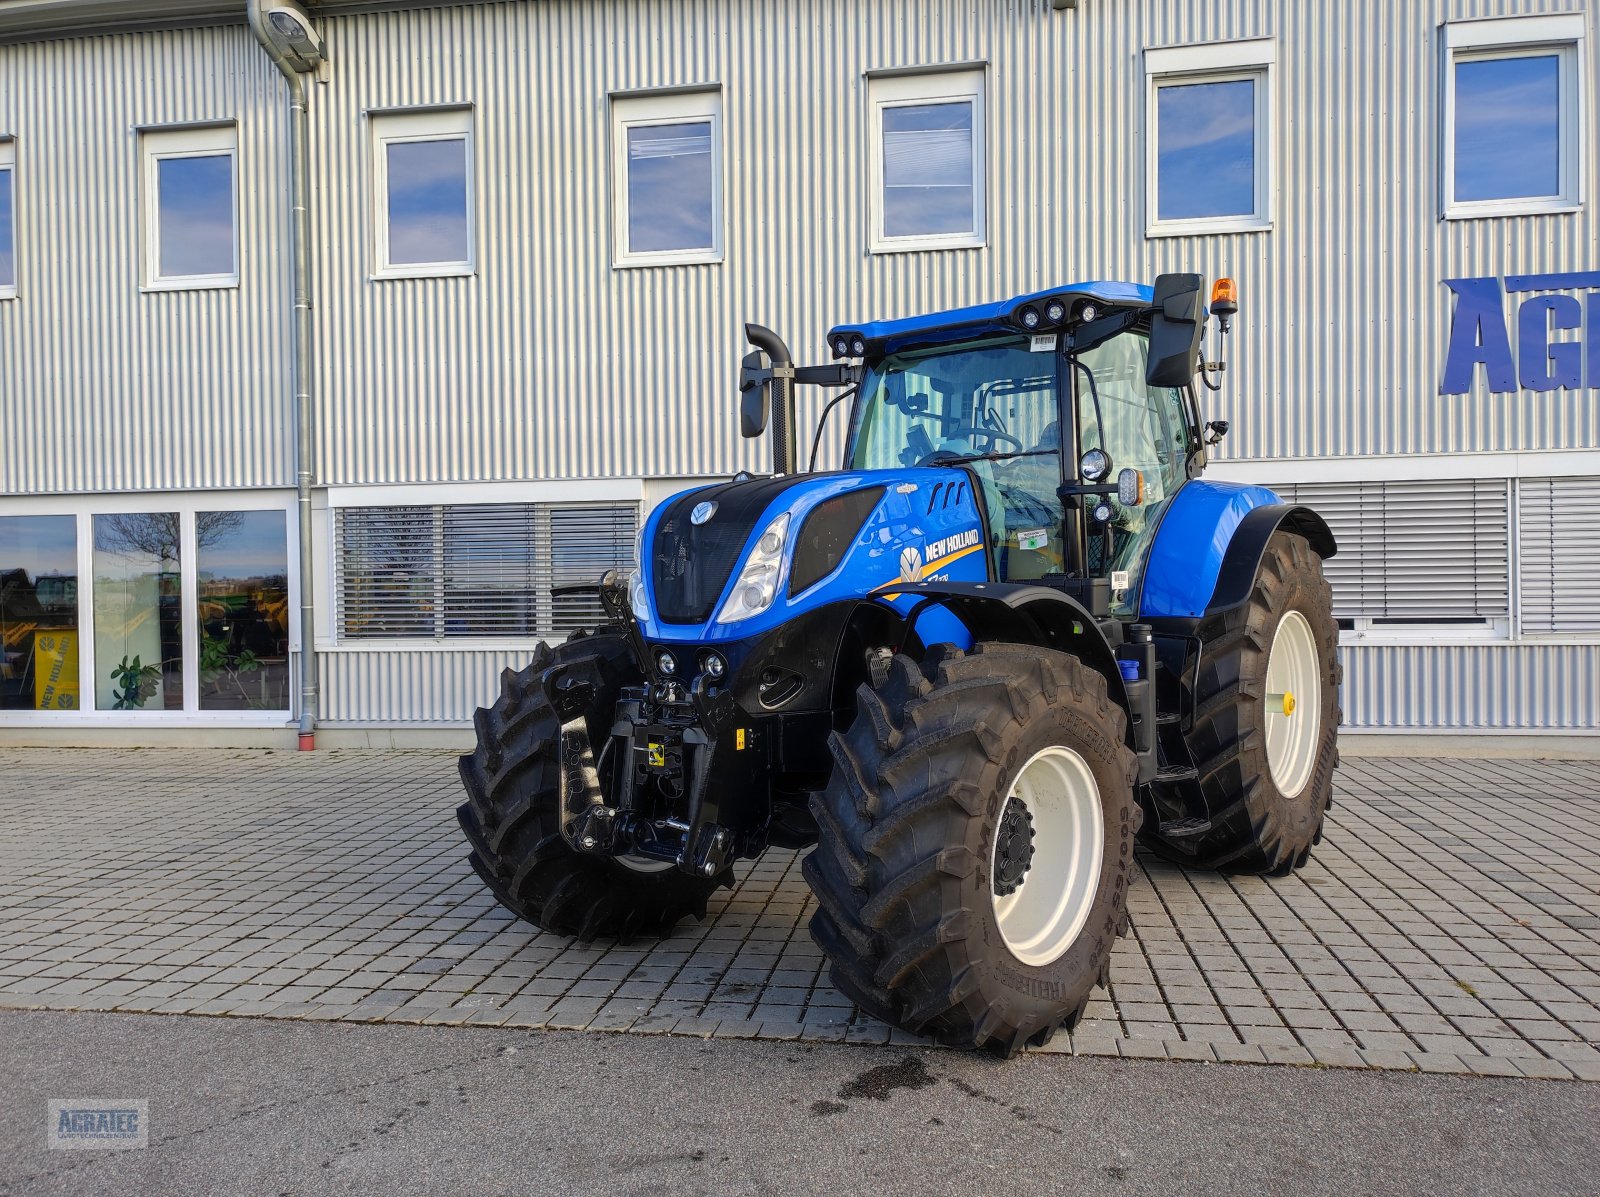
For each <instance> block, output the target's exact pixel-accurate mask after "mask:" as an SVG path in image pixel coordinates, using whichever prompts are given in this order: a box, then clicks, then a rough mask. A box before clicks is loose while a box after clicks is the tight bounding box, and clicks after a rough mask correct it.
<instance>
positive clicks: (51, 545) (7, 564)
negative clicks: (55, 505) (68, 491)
mask: <svg viewBox="0 0 1600 1197" xmlns="http://www.w3.org/2000/svg"><path fill="white" fill-rule="evenodd" d="M14 569H25V570H27V571H28V576H29V577H30V578H37V577H38V576H39V575H40V574H66V575H68V576H73V577H75V576H76V575H77V573H78V524H77V520H76V519H75V518H74V517H72V516H70V515H8V516H6V517H5V518H4V519H0V574H5V573H10V572H11V571H12V570H14Z"/></svg>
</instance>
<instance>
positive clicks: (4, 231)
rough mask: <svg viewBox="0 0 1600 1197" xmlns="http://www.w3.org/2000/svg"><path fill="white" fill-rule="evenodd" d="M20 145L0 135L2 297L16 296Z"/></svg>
mask: <svg viewBox="0 0 1600 1197" xmlns="http://www.w3.org/2000/svg"><path fill="white" fill-rule="evenodd" d="M16 174H17V149H16V143H15V142H12V141H7V140H4V139H0V299H15V298H16V297H17V208H16V204H17V199H16V182H15V179H16Z"/></svg>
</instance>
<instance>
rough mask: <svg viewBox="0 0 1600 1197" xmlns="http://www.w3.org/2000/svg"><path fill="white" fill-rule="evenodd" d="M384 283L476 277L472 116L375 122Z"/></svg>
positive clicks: (391, 117)
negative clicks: (461, 275) (424, 278)
mask: <svg viewBox="0 0 1600 1197" xmlns="http://www.w3.org/2000/svg"><path fill="white" fill-rule="evenodd" d="M372 148H373V170H372V175H373V179H374V180H375V184H376V209H377V211H376V219H375V220H374V227H375V228H376V229H377V243H376V245H375V246H374V261H375V262H376V269H375V270H374V271H373V273H374V274H375V275H376V276H377V277H380V278H416V277H420V276H430V275H444V274H471V273H472V271H473V265H474V260H475V259H474V233H473V220H472V209H473V180H472V176H473V165H472V113H471V111H470V110H468V109H465V108H462V109H452V110H449V111H437V112H435V111H430V112H393V113H385V114H381V115H376V116H374V117H372Z"/></svg>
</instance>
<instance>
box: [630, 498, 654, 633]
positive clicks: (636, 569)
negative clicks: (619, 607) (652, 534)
mask: <svg viewBox="0 0 1600 1197" xmlns="http://www.w3.org/2000/svg"><path fill="white" fill-rule="evenodd" d="M645 526H646V524H645V521H643V520H640V521H639V532H638V535H636V536H635V537H634V538H633V577H632V578H631V579H630V580H629V582H628V606H629V607H631V608H632V609H633V617H634V618H635V619H649V618H650V593H649V592H648V591H647V590H645V588H644V530H645Z"/></svg>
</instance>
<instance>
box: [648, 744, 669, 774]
mask: <svg viewBox="0 0 1600 1197" xmlns="http://www.w3.org/2000/svg"><path fill="white" fill-rule="evenodd" d="M646 747H647V748H648V749H649V751H650V763H651V764H652V765H654V766H655V767H656V768H658V769H665V768H666V767H667V750H666V749H665V748H663V747H662V746H661V745H660V744H657V743H655V742H654V741H651V742H650V743H649V744H648V745H647V746H646Z"/></svg>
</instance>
